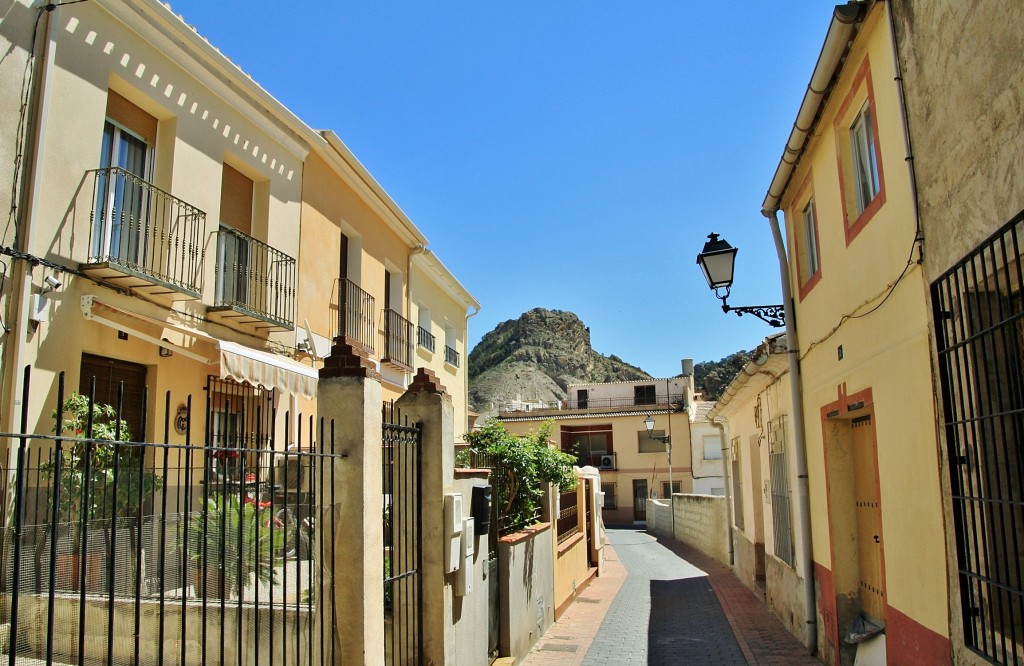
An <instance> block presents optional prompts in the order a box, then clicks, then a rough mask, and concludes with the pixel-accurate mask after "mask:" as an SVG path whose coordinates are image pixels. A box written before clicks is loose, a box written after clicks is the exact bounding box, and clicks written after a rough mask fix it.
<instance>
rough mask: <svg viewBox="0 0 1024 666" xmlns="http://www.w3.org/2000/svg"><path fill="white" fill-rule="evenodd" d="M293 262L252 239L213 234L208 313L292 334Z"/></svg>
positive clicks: (227, 233)
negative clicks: (213, 289) (213, 284)
mask: <svg viewBox="0 0 1024 666" xmlns="http://www.w3.org/2000/svg"><path fill="white" fill-rule="evenodd" d="M295 280H296V273H295V259H293V258H291V257H289V256H288V255H286V254H285V253H283V252H281V251H280V250H276V249H274V248H272V247H270V246H269V245H267V244H266V243H263V242H261V241H258V240H256V239H255V238H253V237H252V236H249V235H247V234H244V233H242V232H241V231H237V230H235V229H231V228H229V227H221V228H220V230H219V231H218V232H217V293H216V297H215V301H214V308H211V312H212V311H216V310H217V309H220V310H229V311H231V312H233V313H234V315H227V316H228V317H229V318H233V319H236V320H238V321H241V322H242V323H247V324H254V325H256V326H257V327H260V328H271V329H275V328H276V329H278V330H292V328H293V327H294V323H295Z"/></svg>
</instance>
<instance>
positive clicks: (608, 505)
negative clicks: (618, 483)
mask: <svg viewBox="0 0 1024 666" xmlns="http://www.w3.org/2000/svg"><path fill="white" fill-rule="evenodd" d="M601 492H603V493H604V508H605V509H615V508H617V507H618V506H619V505H618V504H616V502H615V484H614V483H602V484H601Z"/></svg>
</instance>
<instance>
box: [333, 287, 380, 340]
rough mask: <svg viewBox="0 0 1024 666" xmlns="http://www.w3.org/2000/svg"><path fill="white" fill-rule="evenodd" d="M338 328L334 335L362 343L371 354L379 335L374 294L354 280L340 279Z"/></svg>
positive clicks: (337, 296) (337, 299)
mask: <svg viewBox="0 0 1024 666" xmlns="http://www.w3.org/2000/svg"><path fill="white" fill-rule="evenodd" d="M335 300H336V303H337V306H336V307H337V309H338V320H337V321H338V328H337V330H335V331H334V332H333V335H332V337H342V338H345V339H346V341H347V342H348V343H349V344H359V345H362V346H363V347H364V348H365V349H366V350H367V351H369V352H370V353H371V354H372V353H373V352H374V342H375V341H376V337H377V326H376V324H375V323H374V299H373V296H371V295H370V294H368V293H366V292H365V291H363V290H362V289H361V288H360V287H359V285H357V284H356V283H355V282H353V281H352V280H347V279H346V280H339V281H338V291H337V294H336V299H335Z"/></svg>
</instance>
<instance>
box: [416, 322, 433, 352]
mask: <svg viewBox="0 0 1024 666" xmlns="http://www.w3.org/2000/svg"><path fill="white" fill-rule="evenodd" d="M416 344H418V345H419V346H420V347H423V348H424V349H426V350H427V351H428V352H431V353H433V352H434V344H435V338H434V334H433V333H431V332H430V331H428V330H427V329H425V328H423V327H422V326H419V327H417V329H416Z"/></svg>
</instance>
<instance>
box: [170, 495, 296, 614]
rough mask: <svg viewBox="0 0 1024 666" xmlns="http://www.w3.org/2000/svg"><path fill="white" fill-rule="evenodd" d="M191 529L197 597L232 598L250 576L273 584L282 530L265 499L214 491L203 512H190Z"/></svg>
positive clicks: (281, 545)
mask: <svg viewBox="0 0 1024 666" xmlns="http://www.w3.org/2000/svg"><path fill="white" fill-rule="evenodd" d="M189 531H190V532H191V533H192V535H193V540H191V541H190V543H189V546H190V548H191V550H192V555H191V558H192V562H193V564H194V565H195V568H194V569H193V572H194V583H195V589H196V594H197V595H199V596H206V597H208V598H231V597H234V596H236V595H239V594H241V591H242V589H243V588H245V587H246V586H248V585H249V583H250V581H251V580H252V578H253V576H254V575H255V578H256V580H257V581H259V582H273V580H274V567H275V566H277V565H278V564H279V563H280V561H281V559H282V558H281V557H280V555H279V553H281V551H282V548H283V546H284V543H285V530H284V525H283V524H281V523H280V521H278V520H277V519H276V518H275V517H274V515H273V512H272V510H271V507H270V503H269V502H259V501H256V500H254V499H252V498H250V497H244V498H243V497H239V496H238V495H236V494H222V493H212V494H211V495H210V496H209V498H208V499H207V500H206V505H205V506H204V508H203V510H202V511H201V512H199V513H198V514H195V515H193V517H192V522H191V524H190V526H189Z"/></svg>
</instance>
